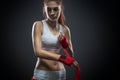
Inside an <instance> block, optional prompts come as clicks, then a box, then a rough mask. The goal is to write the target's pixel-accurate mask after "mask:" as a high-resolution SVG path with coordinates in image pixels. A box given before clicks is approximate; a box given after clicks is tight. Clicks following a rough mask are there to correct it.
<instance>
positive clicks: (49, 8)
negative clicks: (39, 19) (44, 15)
mask: <svg viewBox="0 0 120 80" xmlns="http://www.w3.org/2000/svg"><path fill="white" fill-rule="evenodd" d="M52 10H53V11H56V12H57V11H58V10H59V7H53V8H51V7H47V11H48V12H51V11H52Z"/></svg>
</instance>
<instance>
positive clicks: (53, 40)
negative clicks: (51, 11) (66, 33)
mask: <svg viewBox="0 0 120 80" xmlns="http://www.w3.org/2000/svg"><path fill="white" fill-rule="evenodd" d="M42 24H43V34H42V49H44V50H54V51H57V52H59V51H60V49H61V45H60V44H59V42H58V36H59V34H60V32H63V27H62V25H60V24H58V27H59V34H57V35H54V34H53V33H52V32H51V31H50V29H49V27H48V24H47V23H46V20H42Z"/></svg>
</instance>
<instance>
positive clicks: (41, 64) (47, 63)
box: [36, 58, 65, 71]
mask: <svg viewBox="0 0 120 80" xmlns="http://www.w3.org/2000/svg"><path fill="white" fill-rule="evenodd" d="M36 69H40V70H48V71H58V70H64V69H65V68H64V65H63V64H62V63H61V62H59V61H54V60H48V59H42V58H41V59H40V58H39V60H37V64H36Z"/></svg>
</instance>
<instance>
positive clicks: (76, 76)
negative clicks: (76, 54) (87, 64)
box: [75, 66, 80, 80]
mask: <svg viewBox="0 0 120 80" xmlns="http://www.w3.org/2000/svg"><path fill="white" fill-rule="evenodd" d="M75 80H80V67H79V66H76V74H75Z"/></svg>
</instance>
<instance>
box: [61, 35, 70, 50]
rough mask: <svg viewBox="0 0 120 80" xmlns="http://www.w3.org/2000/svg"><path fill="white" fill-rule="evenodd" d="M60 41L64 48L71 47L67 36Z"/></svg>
mask: <svg viewBox="0 0 120 80" xmlns="http://www.w3.org/2000/svg"><path fill="white" fill-rule="evenodd" d="M59 43H60V44H61V45H62V47H63V48H68V47H69V41H68V40H67V38H66V37H65V36H63V39H62V40H60V41H59Z"/></svg>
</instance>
